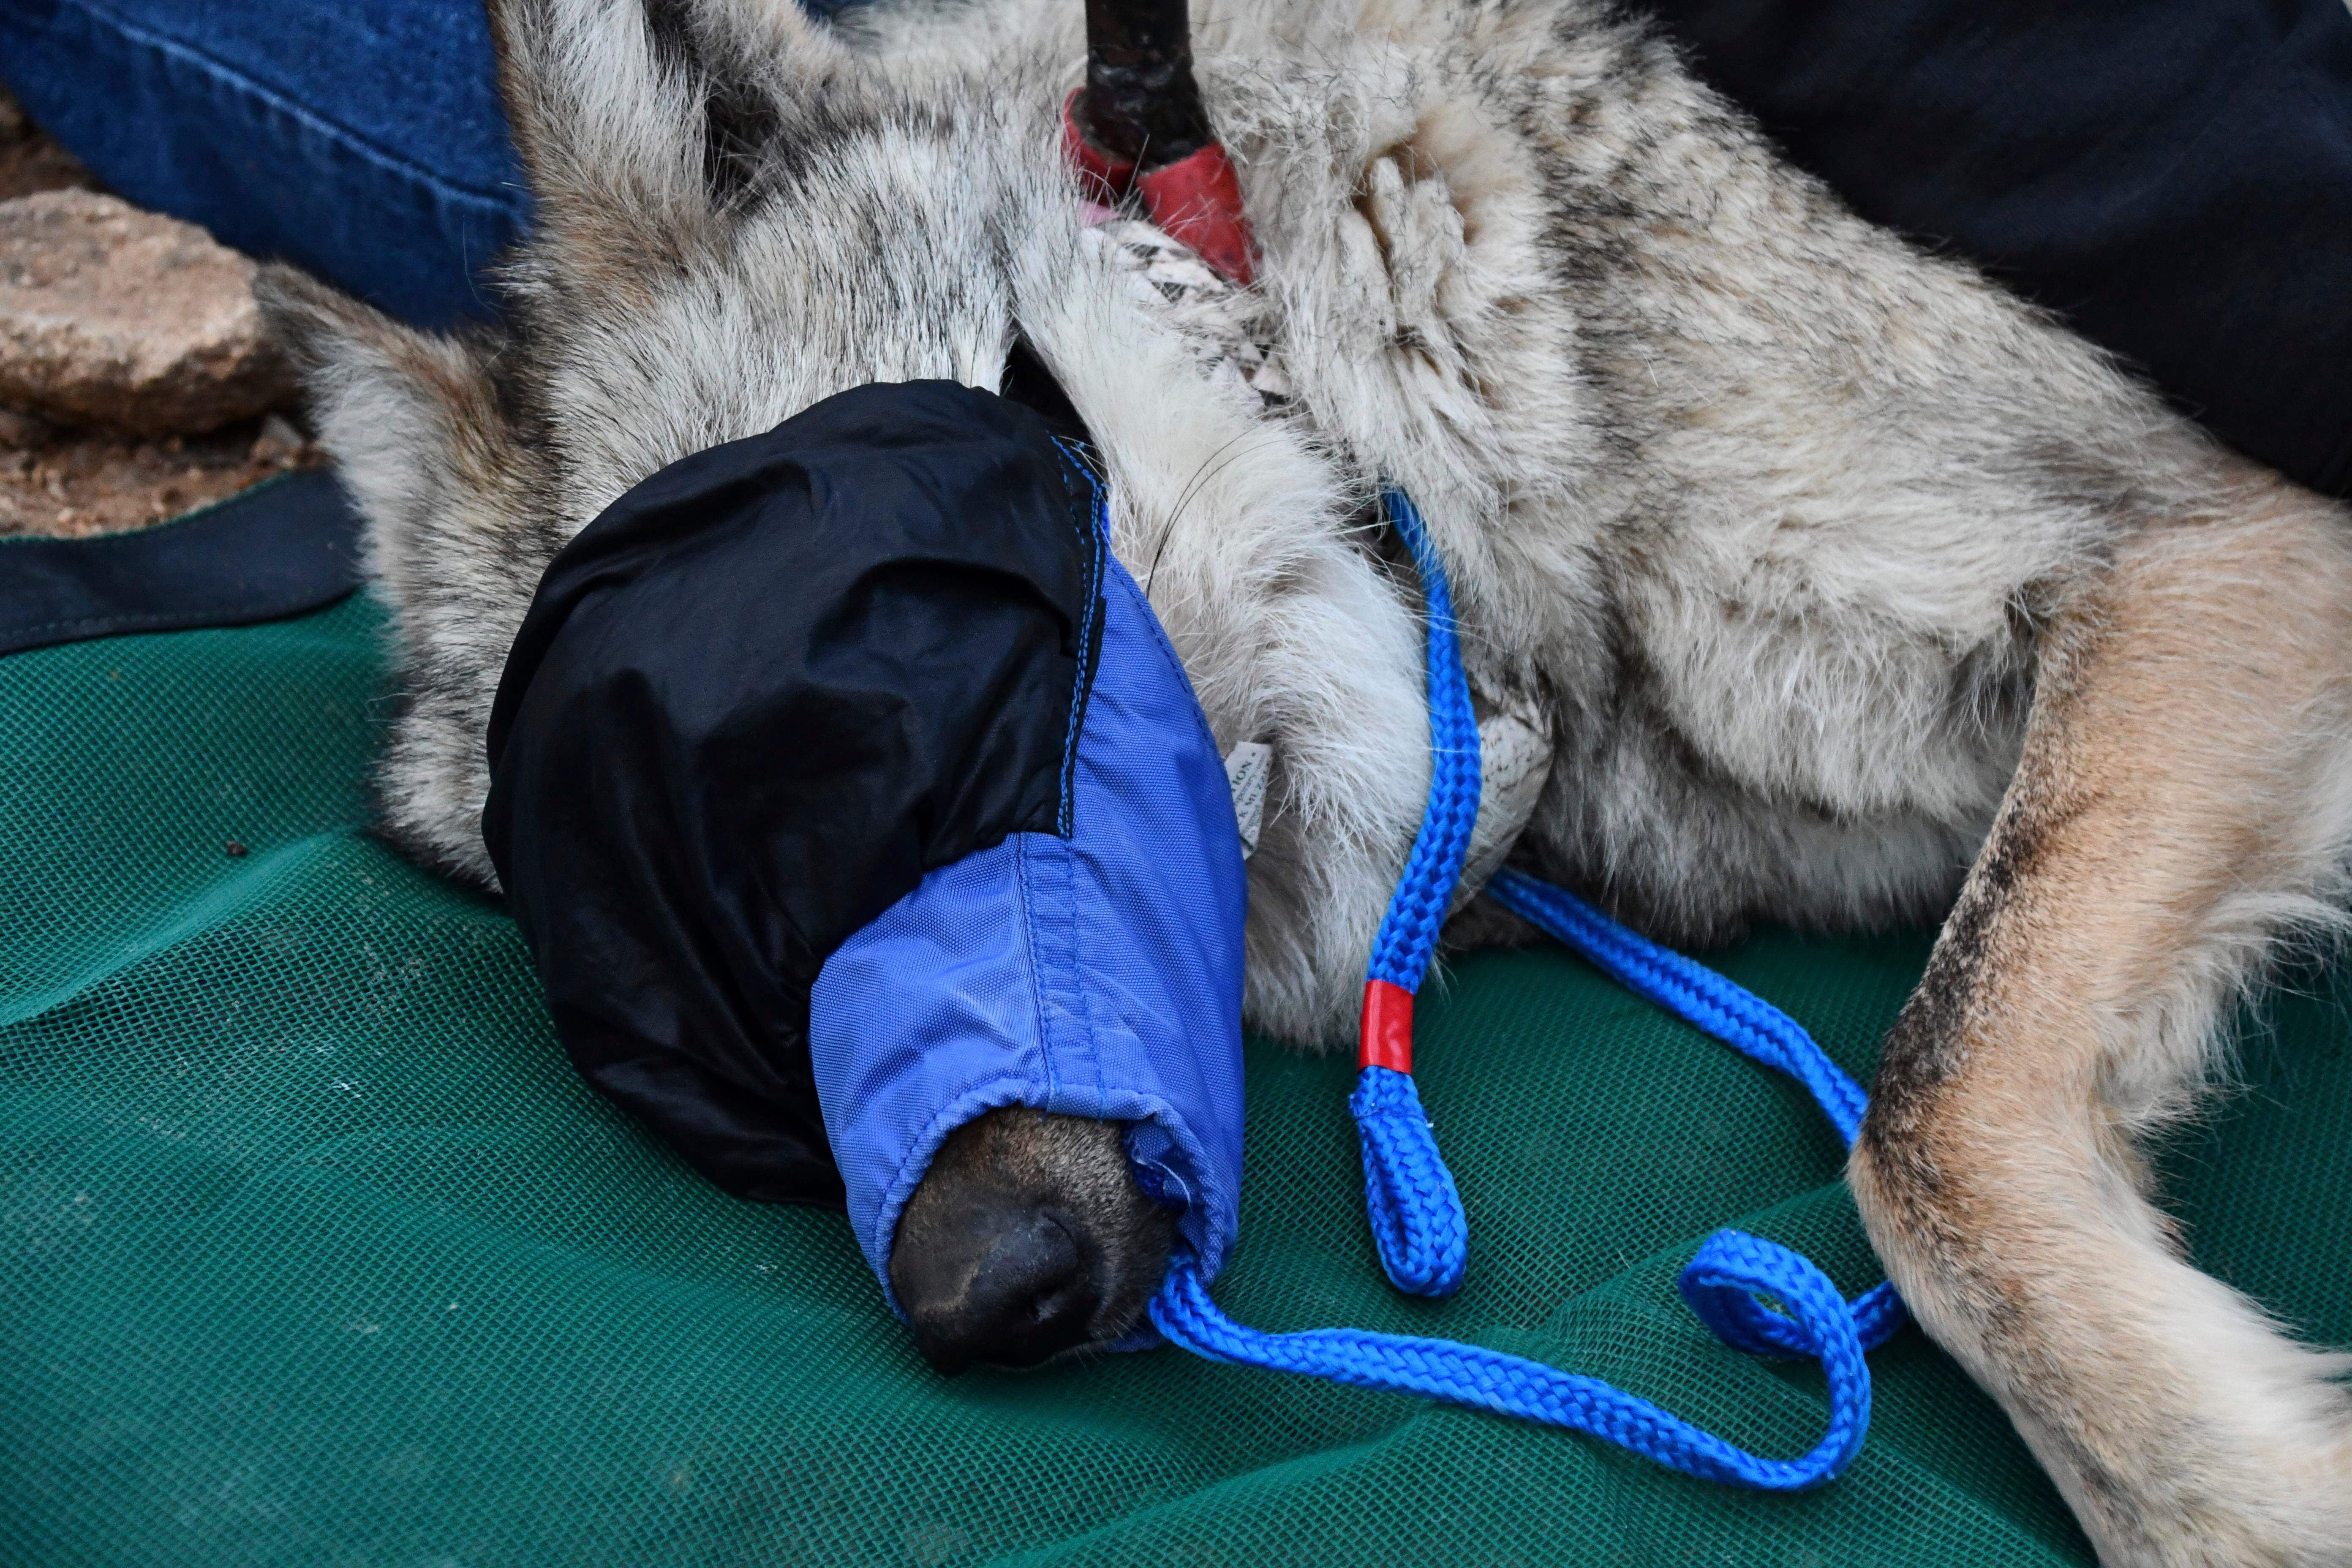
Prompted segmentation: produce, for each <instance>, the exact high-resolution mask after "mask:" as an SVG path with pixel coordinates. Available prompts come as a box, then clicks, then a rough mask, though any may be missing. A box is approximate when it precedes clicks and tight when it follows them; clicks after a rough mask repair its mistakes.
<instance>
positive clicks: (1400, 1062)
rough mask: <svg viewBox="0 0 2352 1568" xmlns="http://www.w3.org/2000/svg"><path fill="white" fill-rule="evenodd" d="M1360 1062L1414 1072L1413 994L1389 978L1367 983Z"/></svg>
mask: <svg viewBox="0 0 2352 1568" xmlns="http://www.w3.org/2000/svg"><path fill="white" fill-rule="evenodd" d="M1359 1038H1360V1040H1361V1042H1362V1043H1361V1044H1360V1047H1358V1051H1357V1065H1358V1066H1359V1067H1368V1068H1388V1069H1389V1070H1390V1071H1391V1072H1402V1073H1410V1072H1412V992H1410V991H1408V990H1406V989H1405V988H1404V987H1403V986H1402V985H1396V984H1391V983H1390V982H1388V981H1386V980H1367V981H1365V982H1364V1028H1363V1033H1362V1035H1361V1036H1360V1037H1359Z"/></svg>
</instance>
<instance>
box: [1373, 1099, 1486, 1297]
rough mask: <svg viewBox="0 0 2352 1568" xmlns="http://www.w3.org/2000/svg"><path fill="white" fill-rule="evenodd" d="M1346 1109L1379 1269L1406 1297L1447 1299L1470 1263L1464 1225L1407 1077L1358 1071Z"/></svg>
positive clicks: (1455, 1192) (1457, 1198)
mask: <svg viewBox="0 0 2352 1568" xmlns="http://www.w3.org/2000/svg"><path fill="white" fill-rule="evenodd" d="M1348 1109H1349V1111H1351V1112H1352V1113H1353V1114H1354V1115H1355V1118H1356V1136H1357V1139H1358V1141H1359V1142H1361V1143H1362V1144H1363V1147H1364V1208H1365V1212H1366V1213H1367V1214H1368V1215H1370V1218H1371V1222H1372V1245H1373V1246H1374V1247H1376V1248H1377V1249H1378V1250H1379V1252H1380V1255H1381V1270H1382V1272H1384V1273H1386V1274H1387V1275H1388V1277H1389V1282H1390V1283H1391V1284H1392V1285H1394V1286H1395V1287H1396V1288H1397V1289H1400V1290H1402V1291H1404V1292H1405V1293H1406V1294H1407V1295H1412V1296H1451V1295H1452V1294H1454V1291H1455V1290H1457V1289H1461V1286H1462V1270H1463V1268H1464V1266H1465V1264H1467V1263H1468V1262H1469V1260H1470V1222H1469V1219H1468V1217H1467V1216H1465V1215H1464V1214H1463V1212H1462V1194H1461V1193H1460V1191H1459V1190H1457V1189H1456V1188H1455V1187H1454V1173H1452V1172H1451V1171H1448V1170H1447V1169H1446V1168H1445V1162H1444V1159H1442V1158H1441V1157H1440V1156H1439V1155H1438V1152H1437V1139H1436V1138H1435V1136H1434V1135H1433V1134H1432V1133H1431V1131H1430V1130H1429V1117H1428V1116H1427V1114H1426V1113H1424V1112H1423V1110H1422V1109H1421V1094H1420V1091H1419V1090H1417V1089H1414V1088H1413V1083H1412V1074H1411V1073H1402V1072H1391V1070H1390V1069H1389V1068H1382V1067H1370V1068H1364V1070H1363V1071H1362V1072H1361V1073H1360V1075H1358V1077H1357V1079H1356V1092H1355V1093H1354V1094H1352V1095H1349V1097H1348Z"/></svg>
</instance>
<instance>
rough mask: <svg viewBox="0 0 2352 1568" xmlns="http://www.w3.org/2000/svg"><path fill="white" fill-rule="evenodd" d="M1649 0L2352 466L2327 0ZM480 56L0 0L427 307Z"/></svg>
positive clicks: (148, 170)
mask: <svg viewBox="0 0 2352 1568" xmlns="http://www.w3.org/2000/svg"><path fill="white" fill-rule="evenodd" d="M805 3H807V4H808V5H809V7H810V9H812V10H814V11H818V12H824V11H830V10H832V9H834V8H835V7H836V6H837V5H840V4H841V3H842V0H805ZM885 3H887V0H885ZM976 3H985V0H976ZM1078 3H1079V0H1068V4H1069V5H1072V6H1073V7H1075V6H1076V5H1078ZM1647 4H1648V5H1649V6H1650V8H1651V9H1653V10H1654V11H1655V12H1656V13H1657V15H1658V16H1659V17H1660V19H1661V20H1662V21H1663V22H1664V24H1665V26H1667V27H1668V28H1669V29H1671V30H1672V31H1673V32H1674V33H1675V35H1676V37H1678V38H1679V39H1680V40H1681V41H1682V42H1684V43H1685V45H1686V46H1687V47H1691V48H1693V49H1695V51H1696V63H1697V65H1698V67H1699V68H1700V69H1701V70H1702V71H1703V72H1705V73H1706V74H1707V75H1708V76H1710V77H1711V78H1713V79H1714V80H1715V81H1716V82H1717V85H1718V86H1720V87H1722V88H1723V89H1725V90H1726V91H1727V92H1729V93H1730V94H1731V95H1732V96H1733V97H1735V98H1738V99H1739V100H1742V101H1743V102H1745V103H1746V104H1747V105H1748V107H1749V108H1750V109H1752V110H1755V112H1756V113H1757V115H1758V116H1759V119H1761V120H1762V121H1763V122H1764V125H1765V128H1766V130H1768V131H1769V132H1771V133H1772V135H1773V136H1774V137H1775V138H1776V139H1778V140H1779V141H1780V142H1781V144H1782V145H1783V146H1784V147H1785V148H1786V149H1787V150H1788V152H1789V153H1790V155H1791V156H1793V157H1794V158H1795V159H1796V160H1797V161H1798V162H1799V163H1801V164H1803V165H1805V166H1806V167H1808V168H1811V169H1812V170H1813V171H1814V172H1816V173H1817V174H1822V176H1823V177H1825V178H1826V179H1828V180H1829V182H1830V183H1831V184H1833V185H1835V186H1836V187H1837V188H1838V190H1839V191H1840V193H1841V194H1843V195H1844V196H1845V197H1846V199H1847V200H1849V201H1851V202H1852V203H1853V204H1854V205H1855V206H1856V207H1857V208H1859V209H1860V210H1861V212H1862V213H1863V214H1864V216H1868V217H1872V218H1874V219H1876V220H1877V221H1879V222H1882V223H1886V224H1889V225H1891V226H1895V227H1896V228H1900V229H1904V230H1906V231H1908V232H1910V233H1913V234H1916V235H1921V236H1924V237H1927V239H1928V240H1929V241H1930V242H1931V243H1934V244H1937V245H1944V246H1948V247H1950V248H1951V249H1952V250H1954V251H1955V252H1957V253H1958V254H1961V255H1964V256H1968V257H1970V258H1974V259H1976V260H1978V261H1979V262H1982V263H1984V264H1986V265H1988V266H1990V267H1991V268H1994V269H1995V270H1996V272H1997V273H1998V274H1999V275H2000V277H2001V278H2002V279H2004V280H2005V281H2007V282H2008V283H2010V284H2011V286H2012V287H2015V288H2017V289H2020V290H2021V291H2022V292H2024V293H2026V294H2027V295H2029V296H2031V297H2032V298H2035V299H2038V300H2041V301H2042V302H2043V303H2044V304H2047V305H2050V306H2052V307H2053V308H2055V309H2057V310H2062V311H2064V312H2065V313H2066V314H2067V315H2068V316H2069V318H2070V319H2071V320H2072V321H2073V323H2074V326H2075V327H2076V328H2077V329H2078V330H2080V331H2083V332H2084V333H2085V334H2086V335H2087V336H2089V337H2091V338H2092V339H2094V340H2095V341H2096V342H2101V343H2104V344H2105V345H2106V346H2107V347H2109V348H2111V349H2114V350H2116V352H2117V353H2121V354H2122V355H2124V356H2125V357H2126V359H2128V360H2131V361H2133V362H2135V363H2137V364H2138V365H2139V366H2140V367H2141V368H2142V369H2143V370H2145V371H2146V372H2147V374H2149V375H2150V376H2151V377H2152V378H2153V379H2154V380H2155V381H2156V383H2157V384H2158V385H2159V386H2160V387H2162V388H2163V389H2164V390H2165V391H2166V392H2167V393H2168V394H2169V395H2171V396H2172V397H2173V398H2174V399H2175V400H2176V402H2178V403H2179V405H2180V406H2181V407H2182V408H2184V409H2185V410H2187V411H2188V412H2189V413H2190V414H2192V415H2193V416H2197V417H2199V418H2201V419H2203V420H2205V421H2206V422H2207V423H2208V424H2209V425H2210V426H2212V427H2213V428H2214V429H2216V430H2217V431H2219V432H2220V433H2221V435H2222V436H2223V437H2225V438H2226V439H2228V440H2230V441H2231V442H2233V443H2235V444H2236V445H2238V446H2240V447H2243V448H2244V449H2245V450H2246V451H2248V452H2250V453H2252V455H2253V456H2255V457H2257V458H2261V459H2263V461H2265V462H2268V463H2270V464H2272V465H2273V466H2274V467H2276V468H2279V469H2281V470H2282V471H2283V472H2284V473H2286V474H2287V475H2289V476H2290V477H2291V478H2294V479H2298V480H2300V481H2301V482H2303V483H2305V484H2306V485H2310V486H2313V487H2315V488H2316V489H2324V490H2329V491H2332V492H2334V493H2336V494H2346V493H2352V374H2347V371H2346V369H2345V367H2346V366H2347V365H2352V15H2347V12H2346V8H2345V4H2344V0H2131V3H2129V4H2125V5H2117V4H2116V3H2115V0H1647ZM492 75H493V73H492V66H491V58H490V45H489V37H488V28H487V27H486V26H485V25H484V22H483V19H482V11H481V5H480V0H0V78H5V79H6V81H7V83H8V85H9V86H10V87H12V88H13V89H15V90H16V94H17V96H18V97H19V98H20V99H22V100H24V103H25V106H26V109H27V110H30V111H31V112H32V114H33V116H34V118H35V119H36V120H37V121H40V122H41V123H42V124H43V125H45V126H46V127H47V128H48V130H49V131H50V132H53V133H54V134H55V135H56V136H57V137H58V140H59V141H61V142H64V143H65V145H66V146H67V147H68V149H69V150H71V151H72V152H73V153H76V154H78V155H79V157H80V158H81V159H82V160H83V161H84V162H85V163H89V166H90V167H91V168H92V169H93V170H94V171H95V172H96V173H97V174H98V175H99V176H100V178H101V179H103V180H104V181H106V182H107V184H110V185H111V186H112V187H113V188H114V189H116V190H118V191H120V192H121V193H122V194H123V195H126V196H128V197H130V198H131V200H133V201H136V202H139V203H141V204H142V205H147V206H151V207H155V208H158V209H160V210H162V211H164V212H170V213H174V214H177V215H179V216H183V217H186V218H190V219H192V220H194V221H195V222H198V223H201V224H204V225H205V226H206V227H208V228H210V229H211V230H212V231H213V232H214V233H215V234H216V235H218V236H219V237H221V238H222V239H224V240H226V241H227V242H228V243H230V244H232V245H235V246H236V247H239V248H241V249H244V250H247V251H251V252H253V253H254V254H256V255H262V256H281V257H284V258H288V259H289V260H292V261H295V262H299V263H300V264H301V265H302V266H304V267H307V268H310V270H312V271H314V272H317V273H319V274H320V276H322V277H325V278H328V279H332V280H333V281H335V282H336V283H339V284H341V286H342V287H343V288H345V289H350V290H351V291H352V292H353V293H356V294H359V295H362V297H364V298H366V299H369V300H373V301H374V302H375V303H376V304H378V305H380V306H382V307H383V309H385V310H389V311H391V312H392V313H393V314H394V315H397V316H402V317H405V318H407V319H408V320H411V321H419V322H425V323H436V324H437V323H443V322H447V321H454V320H456V319H457V318H460V317H463V316H466V315H471V314H484V313H487V312H488V310H490V308H491V304H490V300H488V298H487V297H486V294H485V292H484V290H483V289H482V288H481V285H480V280H479V273H480V268H481V267H482V265H483V263H485V262H486V261H488V260H489V259H491V258H493V257H495V256H496V255H497V253H498V252H499V250H500V249H501V248H502V247H505V246H506V245H508V244H509V243H510V242H511V241H512V240H513V239H514V237H516V236H517V235H518V234H520V232H521V230H522V228H523V226H525V225H526V224H527V223H528V222H529V221H530V200H529V197H528V195H526V194H525V192H524V190H523V188H522V185H521V182H520V175H519V174H518V173H517V171H516V168H515V163H514V157H513V153H512V151H511V149H510V148H509V145H508V142H507V135H506V127H505V123H504V121H503V119H502V117H501V115H500V112H499V103H498V97H497V93H496V90H495V87H494V85H493V80H492Z"/></svg>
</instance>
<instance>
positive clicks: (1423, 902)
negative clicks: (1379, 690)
mask: <svg viewBox="0 0 2352 1568" xmlns="http://www.w3.org/2000/svg"><path fill="white" fill-rule="evenodd" d="M1381 504H1382V505H1383V506H1384V507H1385V509H1386V510H1387V513H1388V519H1389V521H1390V523H1391V526H1393V527H1394V528H1395V529H1396V531H1397V533H1398V534H1399V536H1401V537H1402V539H1403V540H1404V542H1405V548H1406V549H1407V550H1408V551H1410V552H1412V562H1413V566H1414V568H1415V570H1417V571H1418V572H1419V573H1420V574H1421V593H1422V599H1423V604H1424V605H1425V606H1426V618H1427V621H1428V637H1427V643H1428V654H1427V659H1428V668H1429V674H1428V704H1429V757H1430V775H1429V804H1428V805H1426V806H1425V807H1424V808H1423V812H1422V818H1421V831H1420V832H1419V833H1418V834H1416V835H1415V836H1414V837H1413V841H1412V854H1411V855H1409V856H1408V857H1407V858H1406V859H1405V866H1404V874H1403V875H1402V877H1400V878H1399V879H1398V880H1397V888H1396V892H1395V893H1394V894H1393V895H1392V896H1391V898H1390V900H1389V907H1388V912H1387V913H1386V914H1385V915H1383V916H1382V917H1381V927H1380V931H1379V932H1378V934H1377V935H1375V936H1374V937H1373V939H1372V953H1371V960H1370V963H1369V964H1367V965H1366V968H1365V976H1364V977H1365V979H1366V980H1367V981H1371V982H1379V981H1385V982H1387V983H1388V984H1391V985H1394V986H1396V987H1398V988H1399V989H1400V990H1402V991H1403V992H1405V993H1406V994H1407V995H1408V996H1410V995H1411V994H1413V993H1415V992H1417V991H1419V990H1420V988H1421V982H1422V978H1423V976H1424V975H1426V974H1427V973H1429V963H1430V960H1431V958H1432V957H1433V956H1434V955H1435V953H1436V952H1437V933H1438V931H1439V929H1440V928H1441V927H1443V926H1444V923H1445V911H1446V908H1447V906H1448V905H1450V904H1451V903H1452V902H1453V900H1454V887H1455V885H1456V884H1458V883H1459V882H1460V881H1461V880H1462V866H1463V862H1464V861H1465V859H1467V858H1468V857H1469V854H1470V833H1471V829H1472V828H1474V827H1475V826H1477V822H1478V771H1479V770H1478V716H1477V713H1476V711H1475V710H1474V709H1473V708H1472V706H1471V702H1470V680H1469V678H1468V676H1466V675H1465V674H1464V673H1463V669H1462V652H1461V647H1460V644H1459V639H1458V637H1457V633H1456V628H1455V625H1454V599H1453V595H1452V594H1451V593H1450V592H1449V591H1448V589H1447V587H1446V584H1445V563H1444V560H1443V559H1442V558H1441V557H1440V556H1439V554H1438V552H1437V547H1436V545H1435V544H1434V543H1433V542H1431V540H1430V537H1429V528H1428V525H1427V524H1426V523H1424V522H1423V521H1422V517H1421V513H1420V512H1419V511H1418V510H1415V509H1414V507H1413V504H1412V501H1411V500H1408V499H1406V497H1405V495H1404V492H1403V491H1402V490H1398V489H1388V490H1386V491H1384V492H1382V494H1381ZM1399 1065H1402V1063H1400V1064H1399ZM1348 1108H1349V1110H1351V1111H1353V1112H1354V1113H1355V1117H1356V1135H1357V1139H1358V1142H1360V1143H1361V1144H1362V1146H1363V1153H1364V1210H1365V1215H1366V1217H1367V1218H1368V1219H1369V1220H1370V1223H1371V1227H1372V1245H1373V1247H1374V1249H1375V1250H1376V1251H1378V1253H1379V1254H1380V1259H1381V1271H1382V1272H1384V1273H1385V1274H1387V1275H1388V1277H1389V1281H1390V1283H1391V1284H1393V1285H1394V1286H1395V1287H1396V1288H1397V1289H1400V1290H1402V1291H1405V1292H1407V1293H1408V1294H1411V1295H1415V1296H1450V1295H1452V1294H1453V1293H1454V1291H1455V1290H1458V1289H1461V1287H1462V1272H1463V1268H1464V1267H1465V1265H1466V1264H1467V1262H1468V1261H1469V1257H1470V1222H1469V1219H1468V1217H1467V1216H1466V1215H1464V1214H1463V1212H1462V1194H1461V1193H1460V1191H1459V1190H1458V1189H1457V1188H1456V1187H1455V1186H1454V1177H1453V1175H1452V1173H1449V1172H1448V1171H1447V1170H1446V1168H1445V1160H1444V1156H1443V1155H1441V1154H1440V1153H1439V1152H1437V1138H1436V1135H1435V1134H1434V1133H1433V1132H1432V1131H1430V1126H1429V1118H1428V1116H1427V1115H1426V1114H1425V1113H1423V1110H1422V1108H1421V1096H1420V1093H1419V1092H1418V1091H1417V1090H1416V1089H1414V1088H1413V1083H1412V1077H1411V1075H1410V1074H1408V1073H1404V1072H1398V1071H1394V1070H1391V1068H1388V1067H1384V1066H1375V1065H1372V1064H1371V1062H1370V1059H1369V1058H1368V1059H1367V1062H1366V1065H1365V1067H1364V1069H1363V1074H1362V1076H1361V1077H1360V1079H1358V1080H1357V1083H1356V1092H1355V1093H1354V1094H1353V1095H1352V1096H1350V1097H1349V1100H1348Z"/></svg>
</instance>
